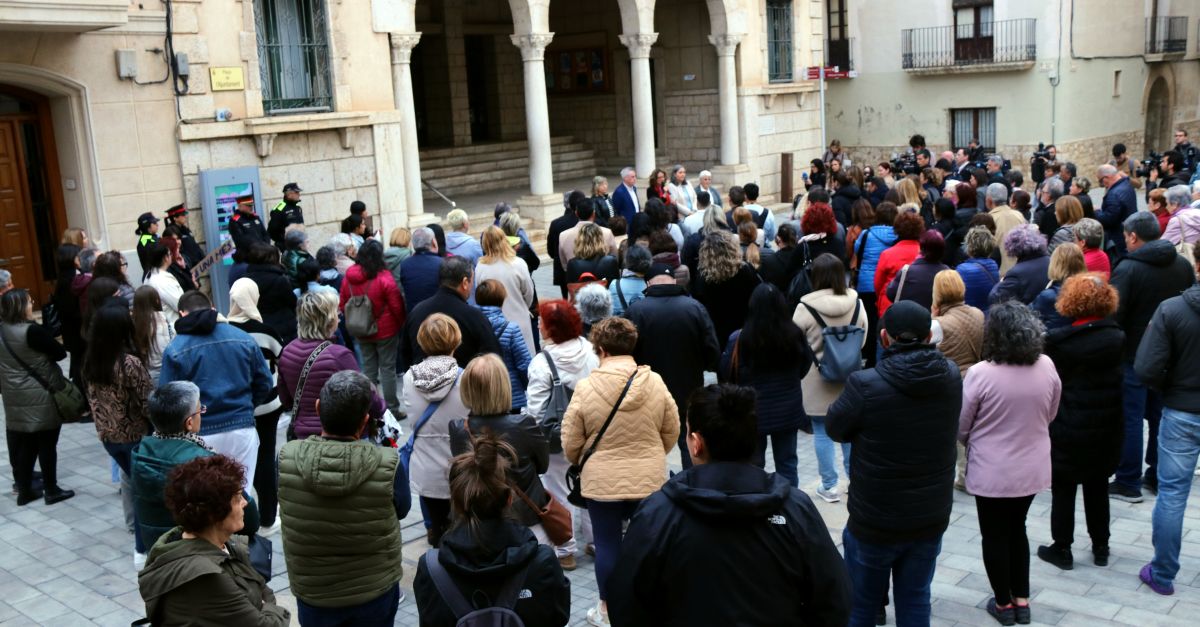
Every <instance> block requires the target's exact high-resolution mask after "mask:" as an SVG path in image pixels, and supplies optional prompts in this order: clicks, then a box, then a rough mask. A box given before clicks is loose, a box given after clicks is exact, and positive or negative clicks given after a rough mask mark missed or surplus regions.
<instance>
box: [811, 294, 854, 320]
mask: <svg viewBox="0 0 1200 627" xmlns="http://www.w3.org/2000/svg"><path fill="white" fill-rule="evenodd" d="M860 309H862V301H861V300H856V301H854V316H853V317H852V318H850V326H852V327H856V326H858V311H859V310H860ZM809 311H812V310H811V309H810V310H809ZM814 313H816V312H814Z"/></svg>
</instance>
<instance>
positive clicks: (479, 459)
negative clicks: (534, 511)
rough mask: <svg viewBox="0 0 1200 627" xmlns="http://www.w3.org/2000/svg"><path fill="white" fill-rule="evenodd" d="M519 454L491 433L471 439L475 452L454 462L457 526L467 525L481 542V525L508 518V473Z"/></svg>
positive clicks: (453, 507) (452, 476) (452, 499)
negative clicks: (506, 514)
mask: <svg viewBox="0 0 1200 627" xmlns="http://www.w3.org/2000/svg"><path fill="white" fill-rule="evenodd" d="M516 461H517V451H516V449H514V448H513V447H512V445H511V444H509V443H508V442H505V441H504V440H502V439H500V438H499V437H498V436H496V435H495V434H494V433H492V432H491V431H490V430H488V431H484V432H483V433H481V434H480V435H479V436H478V437H475V438H472V439H471V450H470V451H469V452H466V453H463V454H462V455H459V456H457V457H455V458H454V459H452V460H450V510H451V512H452V513H453V516H454V525H455V526H460V525H466V526H467V528H468V529H469V530H470V531H471V534H472V535H473V536H474V537H475V539H476V541H477V542H481V541H482V537H481V536H482V534H481V533H480V525H481V524H482V523H483V522H484V521H488V520H496V519H499V518H502V517H504V515H505V513H506V512H507V510H508V506H509V504H510V503H511V501H512V488H510V487H509V482H508V469H509V468H510V467H511V466H513V465H515V464H516Z"/></svg>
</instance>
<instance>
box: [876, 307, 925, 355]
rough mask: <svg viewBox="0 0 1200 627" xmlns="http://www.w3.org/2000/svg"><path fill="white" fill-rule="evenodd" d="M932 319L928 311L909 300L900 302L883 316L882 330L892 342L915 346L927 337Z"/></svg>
mask: <svg viewBox="0 0 1200 627" xmlns="http://www.w3.org/2000/svg"><path fill="white" fill-rule="evenodd" d="M931 325H932V318H931V317H930V315H929V310H928V309H926V308H924V307H922V306H920V305H918V304H917V303H915V302H913V301H911V300H902V301H900V302H898V303H895V304H893V305H892V306H891V307H889V308H888V310H887V313H885V314H883V328H884V330H885V331H887V334H888V337H890V338H892V341H893V342H898V343H900V344H916V343H920V342H924V341H925V339H926V338H928V337H929V330H930V327H931Z"/></svg>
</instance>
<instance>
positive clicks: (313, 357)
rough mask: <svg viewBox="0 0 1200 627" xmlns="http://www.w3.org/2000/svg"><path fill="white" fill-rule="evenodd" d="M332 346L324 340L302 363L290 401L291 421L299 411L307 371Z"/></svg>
mask: <svg viewBox="0 0 1200 627" xmlns="http://www.w3.org/2000/svg"><path fill="white" fill-rule="evenodd" d="M332 345H333V342H330V341H329V340H326V341H324V342H321V344H320V345H319V346H317V348H316V349H315V350H313V352H312V354H310V355H309V356H308V360H307V361H305V362H304V367H303V368H301V369H300V378H299V379H298V380H297V381H296V398H294V399H292V420H293V421H294V420H296V415H297V412H299V411H300V397H301V396H304V382H305V381H308V371H309V370H312V367H313V364H315V363H317V358H318V357H320V356H321V353H323V352H325V349H327V348H329V347H330V346H332Z"/></svg>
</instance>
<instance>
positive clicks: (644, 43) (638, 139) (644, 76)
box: [620, 33, 658, 178]
mask: <svg viewBox="0 0 1200 627" xmlns="http://www.w3.org/2000/svg"><path fill="white" fill-rule="evenodd" d="M620 40H621V43H622V44H625V47H626V48H629V65H630V68H629V82H630V91H631V92H632V93H633V152H634V159H633V162H634V167H635V168H636V169H637V173H638V177H639V178H644V177H646V176H647V175H649V174H650V172H651V171H652V170H654V168H655V167H656V166H655V162H656V161H657V159H656V158H655V155H654V98H653V97H652V96H653V94H651V93H650V47H651V46H653V45H654V42H655V41H658V33H639V34H635V35H621V36H620Z"/></svg>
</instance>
